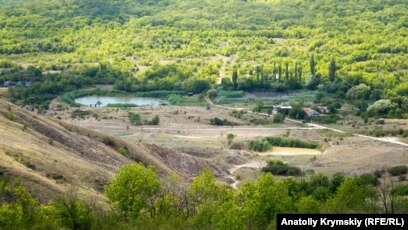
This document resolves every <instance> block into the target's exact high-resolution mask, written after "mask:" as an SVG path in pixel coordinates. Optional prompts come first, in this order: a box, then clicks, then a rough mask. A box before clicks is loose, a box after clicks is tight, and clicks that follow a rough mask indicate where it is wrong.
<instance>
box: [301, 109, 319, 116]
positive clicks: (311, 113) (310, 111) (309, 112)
mask: <svg viewBox="0 0 408 230" xmlns="http://www.w3.org/2000/svg"><path fill="white" fill-rule="evenodd" d="M303 111H304V112H305V114H306V116H308V117H314V116H319V115H320V113H319V112H317V111H316V110H314V109H311V108H304V109H303Z"/></svg>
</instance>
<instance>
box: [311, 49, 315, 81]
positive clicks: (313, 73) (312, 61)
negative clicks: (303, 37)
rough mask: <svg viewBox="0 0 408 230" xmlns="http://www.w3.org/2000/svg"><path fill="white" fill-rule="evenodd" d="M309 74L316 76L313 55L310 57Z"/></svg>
mask: <svg viewBox="0 0 408 230" xmlns="http://www.w3.org/2000/svg"><path fill="white" fill-rule="evenodd" d="M310 74H312V75H313V76H314V75H315V74H316V63H315V60H314V54H312V56H310Z"/></svg>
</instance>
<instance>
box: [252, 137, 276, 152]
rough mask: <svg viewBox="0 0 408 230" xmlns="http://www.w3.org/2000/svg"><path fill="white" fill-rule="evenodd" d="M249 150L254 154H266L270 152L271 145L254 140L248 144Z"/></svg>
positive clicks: (263, 141) (264, 141)
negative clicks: (254, 152)
mask: <svg viewBox="0 0 408 230" xmlns="http://www.w3.org/2000/svg"><path fill="white" fill-rule="evenodd" d="M248 147H249V150H251V151H256V152H266V151H269V150H272V145H271V144H270V143H269V142H268V141H266V140H255V141H250V142H249V145H248Z"/></svg>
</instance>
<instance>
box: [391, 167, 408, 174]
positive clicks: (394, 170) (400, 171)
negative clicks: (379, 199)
mask: <svg viewBox="0 0 408 230" xmlns="http://www.w3.org/2000/svg"><path fill="white" fill-rule="evenodd" d="M388 172H389V173H390V174H391V175H393V176H399V175H402V174H407V173H408V166H406V165H399V166H394V167H391V168H389V169H388Z"/></svg>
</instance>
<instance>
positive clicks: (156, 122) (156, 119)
mask: <svg viewBox="0 0 408 230" xmlns="http://www.w3.org/2000/svg"><path fill="white" fill-rule="evenodd" d="M147 124H148V125H159V124H160V118H159V116H157V115H156V116H154V118H153V119H152V120H151V121H149V122H147Z"/></svg>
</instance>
